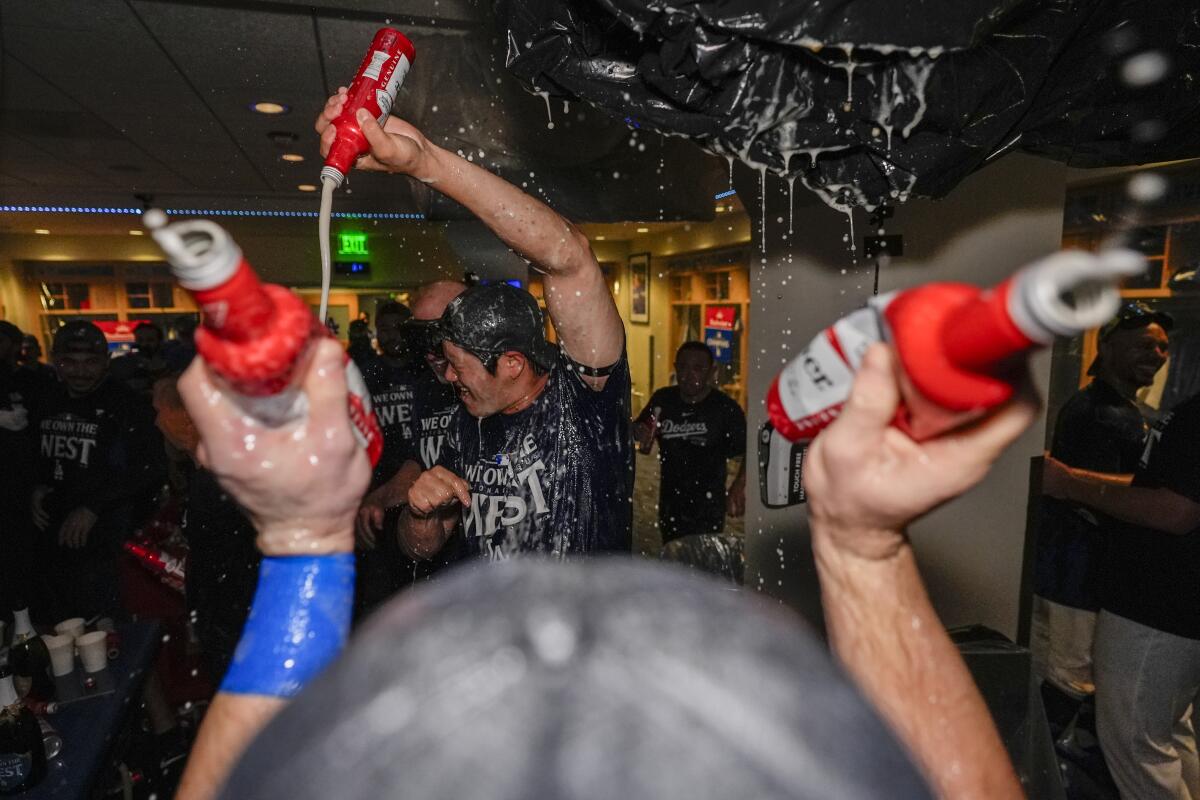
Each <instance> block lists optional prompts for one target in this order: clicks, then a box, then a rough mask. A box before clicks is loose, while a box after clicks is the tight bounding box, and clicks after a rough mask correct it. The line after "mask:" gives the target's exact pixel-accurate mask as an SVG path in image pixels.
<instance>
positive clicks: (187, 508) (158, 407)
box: [154, 376, 261, 683]
mask: <svg viewBox="0 0 1200 800" xmlns="http://www.w3.org/2000/svg"><path fill="white" fill-rule="evenodd" d="M177 384H178V377H174V376H173V377H168V378H163V379H162V380H160V381H159V382H158V383H157V384H155V387H154V408H155V412H156V416H155V419H154V423H155V425H156V426H157V427H158V429H159V431H161V432H162V435H163V438H164V439H165V440H166V441H167V442H168V443H169V444H170V445H171V447H172V448H173V449H175V450H176V451H177V452H180V453H185V454H186V456H187V458H188V464H189V465H190V466H191V470H190V474H189V475H188V478H187V481H186V489H185V497H186V500H185V504H184V515H183V525H182V528H183V535H184V538H185V539H187V543H188V560H187V573H186V577H185V584H184V589H185V594H186V599H187V607H188V610H189V611H190V612H191V619H192V631H193V632H194V633H195V635H196V638H197V639H198V640H199V641H200V646H201V657H202V659H203V663H204V666H205V670H206V672H207V673H208V677H209V679H210V680H212V681H213V682H214V683H219V682H220V680H221V678H222V677H223V676H224V675H225V671H226V670H227V669H228V668H229V663H230V662H231V661H232V660H233V651H234V647H235V646H236V645H237V641H238V637H239V636H241V633H242V626H243V625H244V624H245V622H246V615H247V614H248V613H249V612H250V600H251V598H252V597H253V596H254V584H255V581H257V579H258V564H259V560H260V559H261V556H260V555H259V552H258V548H257V547H255V545H254V536H255V532H254V526H253V525H252V524H251V523H250V520H249V519H247V518H246V515H245V513H243V512H242V509H241V508H239V507H238V504H237V501H236V500H234V499H233V498H232V497H230V496H229V494H228V493H226V492H225V491H224V490H223V489H222V488H221V486H220V485H219V484H218V483H217V479H216V476H214V475H213V474H212V473H211V472H209V471H208V470H206V469H204V468H203V467H201V466H199V465H198V464H197V463H196V460H197V455H196V449H197V447H198V446H199V444H200V434H199V433H198V432H197V430H196V426H195V425H194V424H193V423H192V418H191V416H189V414H188V412H187V408H186V407H184V404H183V399H182V398H181V397H180V395H179V388H178V385H177Z"/></svg>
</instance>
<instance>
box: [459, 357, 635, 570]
mask: <svg viewBox="0 0 1200 800" xmlns="http://www.w3.org/2000/svg"><path fill="white" fill-rule="evenodd" d="M579 370H580V367H579V366H578V365H577V364H575V363H574V362H573V361H571V360H570V359H569V358H567V357H566V355H564V354H562V353H560V354H559V357H558V362H557V364H555V366H554V369H553V370H551V372H550V377H549V380H548V381H547V383H546V387H545V389H544V390H543V391H542V393H541V394H540V395H539V396H538V398H537V399H536V400H535V401H534V402H533V404H532V405H531V406H530V407H529V408H526V409H524V410H523V411H520V412H518V413H516V414H496V415H493V416H491V417H488V418H486V419H476V418H475V417H472V416H471V415H470V414H468V413H467V411H466V409H465V408H463V407H461V406H460V407H459V408H457V409H455V411H454V414H453V416H452V417H451V419H450V426H449V429H448V431H447V436H446V439H445V441H444V442H443V445H442V453H441V454H440V458H439V464H440V465H441V466H443V467H446V468H447V469H449V470H450V471H451V472H454V473H455V474H457V475H460V476H462V477H463V478H464V479H465V480H466V481H467V483H468V484H469V485H470V487H471V507H470V508H464V509H463V514H462V521H463V533H464V535H465V537H466V546H467V548H468V551H469V552H471V553H473V554H475V555H478V556H481V557H484V558H487V559H490V560H493V561H498V560H503V559H506V558H509V557H510V556H513V555H516V554H518V553H546V554H549V555H552V556H555V557H560V558H561V557H567V556H571V555H577V554H584V555H586V554H589V553H598V552H613V551H623V552H629V550H630V547H631V543H632V523H633V509H632V505H631V490H632V485H633V480H632V478H633V448H632V443H631V440H630V429H629V388H630V383H629V362H628V360H627V358H626V356H625V355H624V354H622V356H621V360H620V361H619V362H617V364H616V366H615V367H614V368H613V370H612V372H611V373H610V374H609V376H608V381H607V382H606V383H605V385H604V389H603V390H601V391H595V390H594V389H592V388H591V387H589V386H588V385H587V384H586V383H584V381H583V379H582V377H581V376H580V374H579Z"/></svg>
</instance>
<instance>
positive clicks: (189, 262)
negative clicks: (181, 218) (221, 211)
mask: <svg viewBox="0 0 1200 800" xmlns="http://www.w3.org/2000/svg"><path fill="white" fill-rule="evenodd" d="M142 222H143V223H144V224H145V226H146V227H147V228H149V229H150V235H151V236H153V237H154V241H155V242H157V243H158V246H159V247H160V248H162V251H163V252H164V253H166V255H167V261H169V262H170V264H171V272H173V273H174V274H175V277H176V279H178V281H179V283H180V285H181V286H183V288H185V289H191V290H204V289H211V288H213V287H216V286H220V285H221V284H222V283H224V282H225V281H227V280H229V279H230V278H231V277H233V274H234V273H235V272H236V271H237V268H238V264H239V263H241V260H242V251H241V249H240V248H239V247H238V246H237V244H235V243H234V241H233V239H231V238H229V234H228V233H226V232H225V229H224V228H222V227H221V226H220V225H217V224H216V223H215V222H210V221H208V220H206V219H193V220H187V221H185V222H171V223H168V222H167V215H166V214H165V213H164V212H163V211H162V210H161V209H157V208H151V209H149V210H147V211H146V213H145V214H143V215H142Z"/></svg>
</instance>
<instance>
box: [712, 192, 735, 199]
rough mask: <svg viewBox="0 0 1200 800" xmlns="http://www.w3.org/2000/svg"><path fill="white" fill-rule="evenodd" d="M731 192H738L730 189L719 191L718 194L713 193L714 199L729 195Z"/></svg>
mask: <svg viewBox="0 0 1200 800" xmlns="http://www.w3.org/2000/svg"><path fill="white" fill-rule="evenodd" d="M731 194H737V191H736V190H734V189H730V190H729V191H727V192H718V193H717V194H714V195H713V200H720V199H722V198H725V197H729V196H730V195H731Z"/></svg>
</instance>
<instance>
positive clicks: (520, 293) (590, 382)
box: [317, 91, 633, 560]
mask: <svg viewBox="0 0 1200 800" xmlns="http://www.w3.org/2000/svg"><path fill="white" fill-rule="evenodd" d="M346 97H347V95H346V93H344V92H340V91H339V93H338V94H337V95H334V96H333V97H331V98H330V99H329V101H328V103H327V104H326V106H325V110H324V111H323V112H322V113H321V115H320V116H319V117H318V119H317V129H318V131H320V132H321V147H322V150H323V151H326V152H327V151H328V149H329V147H330V146H331V145H332V143H333V140H334V138H335V136H336V131H335V130H334V128H333V126H332V122H333V120H334V119H336V118H337V116H338V115H339V114H340V112H341V109H342V107H343V106H344V105H345V102H346ZM358 117H359V118H358V120H357V121H358V123H359V125H360V126H361V128H362V131H363V134H364V135H365V136H366V138H367V141H368V142H369V143H370V145H371V154H370V155H368V156H364V157H363V158H360V159H359V160H358V162H357V165H356V166H357V167H358V168H359V169H367V170H374V171H383V172H392V173H400V174H404V175H409V176H412V177H414V178H417V179H419V180H421V181H423V182H424V183H426V184H427V185H428V186H430V187H432V188H433V189H434V190H436V191H438V192H441V193H442V194H444V195H445V196H447V197H448V198H450V199H451V200H454V201H457V202H459V203H461V204H462V205H463V206H465V207H466V208H467V209H468V210H469V211H471V212H472V213H473V214H475V215H476V216H477V217H478V218H479V219H480V220H481V221H482V222H483V223H484V224H486V225H487V226H489V228H490V229H491V230H492V232H493V233H495V234H496V235H497V236H498V237H499V238H500V239H501V240H502V241H504V242H505V243H506V244H507V245H508V246H510V247H511V248H513V250H515V251H516V252H517V253H518V254H520V255H522V256H524V257H525V258H527V259H529V261H530V262H531V264H532V267H533V269H535V270H537V271H539V272H540V273H542V276H543V282H544V285H545V297H546V307H547V310H548V311H549V315H550V319H551V321H552V322H553V324H554V327H555V330H556V332H557V333H558V337H559V342H560V346H559V347H557V348H556V347H555V346H554V345H552V344H550V342H548V341H547V340H546V335H545V323H544V319H543V316H542V312H541V309H540V308H539V306H538V303H537V300H536V299H535V298H534V297H533V295H531V294H529V293H528V292H526V291H524V290H522V289H518V288H515V287H513V286H509V285H507V284H503V283H497V284H481V285H477V286H472V287H471V288H469V289H468V290H467V291H465V292H463V293H462V294H460V295H459V296H458V297H456V298H454V300H452V301H451V302H450V304H449V305H448V306H447V307H446V311H445V313H444V314H443V315H442V320H441V323H440V325H439V330H438V332H439V334H440V339H441V345H442V352H443V355H444V356H445V358H446V360H447V362H448V366H447V368H446V379H447V380H448V381H449V382H450V383H451V384H452V385H454V387H455V389H456V390H458V393H459V399H460V401H461V403H462V406H461V407H460V408H459V409H457V410H456V411H455V412H454V414H453V415H452V417H451V420H450V429H449V430H448V432H447V435H446V438H445V441H444V442H443V448H442V452H441V454H440V455H439V459H438V461H439V463H438V465H437V466H435V467H434V468H433V469H430V470H426V471H425V472H423V473H422V474H421V476H420V477H419V478H417V479H416V481H415V482H414V483H413V486H412V488H411V489H409V492H408V505H407V507H406V508H405V510H404V511H403V512H402V516H401V525H400V535H401V538H402V540H403V545H404V548H405V550H406V551H407V552H408V553H409V554H411V555H414V556H417V557H420V558H430V557H432V556H434V555H435V554H437V553H438V552H440V551H441V550H442V548H443V547H444V546H445V545H446V543H447V542H448V541H449V540H450V539H451V537H452V535H453V532H454V531H455V530H456V528H457V527H458V525H459V524H460V523H461V525H462V526H463V534H464V537H465V539H466V544H467V548H468V549H469V550H470V552H471V553H473V554H476V555H479V556H481V557H485V558H488V559H491V560H502V559H505V558H507V557H509V556H510V555H513V554H516V553H530V552H541V553H547V554H551V555H553V556H555V557H565V556H568V555H587V554H590V553H599V552H606V551H624V552H629V550H630V546H631V538H632V535H631V528H632V505H631V500H630V497H631V494H632V484H633V480H632V476H633V452H632V446H631V439H630V434H629V425H630V419H629V390H630V381H629V364H628V360H627V358H626V354H625V330H624V327H623V325H622V323H621V317H620V315H619V314H618V313H617V307H616V304H615V303H614V302H613V299H612V295H611V293H610V292H609V291H608V284H607V282H606V281H605V279H604V274H603V272H602V271H601V269H600V265H599V263H598V262H597V261H596V257H595V255H594V254H593V253H592V251H591V247H590V246H589V244H588V239H587V236H586V235H584V234H583V232H581V231H580V230H579V229H578V228H577V227H575V226H574V225H572V224H571V223H570V222H568V221H567V220H566V219H564V218H563V217H561V216H560V215H559V214H557V213H555V212H554V210H553V209H551V208H550V207H549V206H547V205H545V204H544V203H542V202H541V201H539V200H537V199H535V198H533V197H531V196H529V195H527V194H525V193H524V192H522V191H521V190H520V189H518V188H517V187H515V186H513V185H512V184H510V183H508V182H507V181H505V180H504V179H502V178H500V177H498V176H496V175H494V174H492V173H490V172H488V171H487V170H485V169H483V168H482V167H479V166H477V165H475V164H474V163H471V162H469V161H467V160H466V159H464V158H462V157H460V156H457V155H455V154H454V153H452V152H450V151H448V150H445V149H443V148H441V147H439V146H437V145H436V144H434V143H433V142H431V141H429V140H428V139H426V138H425V136H424V135H422V134H421V132H420V131H418V130H417V129H416V128H414V127H413V126H412V125H410V124H408V123H407V122H404V121H402V120H401V119H399V118H398V117H396V116H391V117H389V118H388V119H387V120H386V130H385V129H384V128H381V127H380V126H379V124H378V123H377V122H375V121H374V120H373V119H372V118H371V117H370V115H369V114H366V113H363V114H359V115H358Z"/></svg>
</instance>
